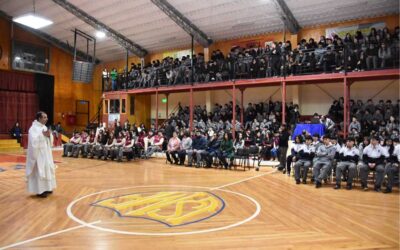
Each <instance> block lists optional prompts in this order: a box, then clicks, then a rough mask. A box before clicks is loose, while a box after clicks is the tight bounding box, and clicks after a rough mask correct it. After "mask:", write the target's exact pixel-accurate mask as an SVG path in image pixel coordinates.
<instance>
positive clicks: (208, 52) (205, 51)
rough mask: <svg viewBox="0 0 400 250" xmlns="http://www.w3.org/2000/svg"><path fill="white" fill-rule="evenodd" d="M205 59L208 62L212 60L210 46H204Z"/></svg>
mask: <svg viewBox="0 0 400 250" xmlns="http://www.w3.org/2000/svg"><path fill="white" fill-rule="evenodd" d="M203 53H204V61H206V62H208V61H209V60H210V50H209V49H208V48H204V51H203Z"/></svg>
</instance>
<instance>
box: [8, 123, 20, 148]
mask: <svg viewBox="0 0 400 250" xmlns="http://www.w3.org/2000/svg"><path fill="white" fill-rule="evenodd" d="M10 133H11V137H12V138H13V139H17V142H18V143H21V138H22V129H21V127H20V126H19V122H16V123H15V124H14V126H13V127H12V129H11V130H10Z"/></svg>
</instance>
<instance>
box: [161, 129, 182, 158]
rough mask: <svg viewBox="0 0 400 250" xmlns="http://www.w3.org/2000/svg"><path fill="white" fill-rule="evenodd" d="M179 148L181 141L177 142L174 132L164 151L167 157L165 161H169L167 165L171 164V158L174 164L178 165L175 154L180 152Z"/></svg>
mask: <svg viewBox="0 0 400 250" xmlns="http://www.w3.org/2000/svg"><path fill="white" fill-rule="evenodd" d="M180 147H181V140H179V138H178V134H177V133H176V131H174V132H173V133H172V137H171V138H170V139H169V141H168V146H167V151H165V154H166V156H167V161H169V163H171V164H172V160H171V157H172V159H173V160H174V163H175V164H176V165H178V164H179V162H178V157H177V154H178V151H179V150H180Z"/></svg>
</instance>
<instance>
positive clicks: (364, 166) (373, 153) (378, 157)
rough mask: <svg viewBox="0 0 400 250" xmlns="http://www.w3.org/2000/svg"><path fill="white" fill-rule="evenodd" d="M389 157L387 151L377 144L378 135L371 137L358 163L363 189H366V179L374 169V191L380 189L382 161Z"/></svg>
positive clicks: (382, 175) (382, 174) (383, 169)
mask: <svg viewBox="0 0 400 250" xmlns="http://www.w3.org/2000/svg"><path fill="white" fill-rule="evenodd" d="M388 157H389V153H388V152H387V151H386V149H385V148H383V147H382V146H381V145H380V144H379V138H378V137H372V138H371V140H370V144H369V145H368V146H366V147H365V148H364V150H363V161H362V162H361V163H360V164H359V168H360V179H361V187H362V189H364V191H367V190H368V185H367V179H368V174H369V172H370V171H375V172H376V175H375V187H374V190H375V191H376V192H380V191H381V185H382V182H383V177H384V171H385V167H384V161H385V158H388Z"/></svg>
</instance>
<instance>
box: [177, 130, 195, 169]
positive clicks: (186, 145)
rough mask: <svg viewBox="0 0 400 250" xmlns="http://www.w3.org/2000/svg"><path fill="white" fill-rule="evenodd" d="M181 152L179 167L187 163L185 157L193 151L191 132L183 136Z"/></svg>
mask: <svg viewBox="0 0 400 250" xmlns="http://www.w3.org/2000/svg"><path fill="white" fill-rule="evenodd" d="M179 148H180V150H179V151H178V156H179V165H183V164H184V163H185V156H186V153H187V151H188V150H191V149H192V137H190V134H189V132H185V133H184V134H183V138H182V140H181V143H180V147H179Z"/></svg>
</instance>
